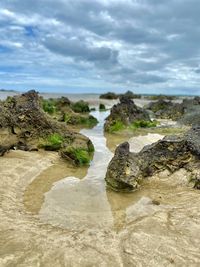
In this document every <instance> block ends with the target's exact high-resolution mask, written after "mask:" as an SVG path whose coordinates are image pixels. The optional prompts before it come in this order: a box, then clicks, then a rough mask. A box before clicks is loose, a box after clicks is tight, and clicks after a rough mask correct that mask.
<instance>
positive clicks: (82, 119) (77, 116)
mask: <svg viewBox="0 0 200 267" xmlns="http://www.w3.org/2000/svg"><path fill="white" fill-rule="evenodd" d="M41 106H42V108H43V110H44V111H45V112H46V113H48V114H49V115H50V116H51V117H52V118H53V119H54V120H57V121H61V122H65V123H66V124H67V125H69V126H77V127H79V128H82V127H84V128H85V127H88V128H90V127H94V126H95V125H96V124H97V123H98V121H97V119H96V118H95V117H93V116H92V115H90V114H89V112H90V108H89V104H88V103H87V102H85V101H83V100H80V101H78V102H74V103H73V102H71V101H70V100H69V99H68V98H67V97H61V98H55V99H52V98H50V99H43V98H41Z"/></svg>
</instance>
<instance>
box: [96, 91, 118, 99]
mask: <svg viewBox="0 0 200 267" xmlns="http://www.w3.org/2000/svg"><path fill="white" fill-rule="evenodd" d="M118 97H119V96H118V95H117V94H115V93H112V92H108V93H105V94H102V95H100V96H99V98H100V99H108V100H113V99H117V98H118Z"/></svg>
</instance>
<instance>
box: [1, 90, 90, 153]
mask: <svg viewBox="0 0 200 267" xmlns="http://www.w3.org/2000/svg"><path fill="white" fill-rule="evenodd" d="M61 102H62V103H63V104H64V103H65V104H66V103H68V101H67V100H66V99H65V98H64V99H62V101H61ZM61 102H60V103H61ZM45 143H46V144H47V145H48V144H50V146H51V147H55V145H57V144H58V143H59V148H63V147H67V146H71V147H73V146H75V147H79V148H84V149H85V150H89V147H88V144H89V139H88V138H87V137H85V136H83V135H82V134H79V133H75V132H72V131H69V130H68V128H67V125H66V123H61V122H57V121H55V120H53V119H52V118H51V117H50V116H49V115H48V114H47V113H45V112H44V111H43V110H42V108H41V99H40V97H39V96H38V93H37V92H35V91H34V90H31V91H29V92H27V93H24V94H22V95H18V96H14V97H9V98H8V99H7V100H6V101H4V102H0V155H3V154H4V153H5V152H6V151H7V150H9V149H10V148H15V149H21V150H25V151H30V150H31V149H34V150H35V149H37V148H38V147H44V146H45ZM57 147H58V146H57Z"/></svg>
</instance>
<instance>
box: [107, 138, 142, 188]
mask: <svg viewBox="0 0 200 267" xmlns="http://www.w3.org/2000/svg"><path fill="white" fill-rule="evenodd" d="M139 171H140V170H139V164H138V162H137V160H136V159H135V157H134V154H133V153H130V152H129V143H128V142H125V143H123V144H121V145H119V146H118V147H117V149H116V151H115V155H114V158H113V159H112V160H111V162H110V164H109V166H108V170H107V173H106V178H105V180H106V182H107V185H108V186H109V187H111V188H112V189H113V190H116V191H132V190H134V189H136V188H137V187H138V176H139Z"/></svg>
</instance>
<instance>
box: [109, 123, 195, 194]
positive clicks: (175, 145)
mask: <svg viewBox="0 0 200 267" xmlns="http://www.w3.org/2000/svg"><path fill="white" fill-rule="evenodd" d="M199 133H200V131H199V129H195V128H194V129H192V130H190V131H189V132H188V133H187V134H186V135H185V136H182V137H181V136H166V137H164V138H163V139H162V140H159V141H158V142H156V143H154V144H152V145H148V146H145V147H144V148H143V149H142V150H141V151H140V152H139V153H131V152H130V151H129V145H128V143H123V144H122V145H120V146H119V147H118V148H117V149H116V151H115V155H114V157H113V159H112V160H111V162H110V163H109V166H108V170H107V173H106V178H105V180H106V182H107V184H108V186H110V187H111V188H113V189H114V190H117V191H127V190H128V191H132V190H135V189H137V188H138V187H139V185H140V182H141V181H142V179H144V178H145V177H149V176H152V175H154V174H155V173H157V172H160V171H163V170H166V169H167V170H169V171H170V172H171V173H173V172H175V171H176V170H178V169H180V168H184V167H186V166H187V165H188V164H189V163H191V162H195V161H199V156H200V154H199V153H200V134H199ZM196 180H197V179H196ZM197 181H198V180H197ZM197 184H198V183H197ZM196 187H198V185H197V186H196Z"/></svg>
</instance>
